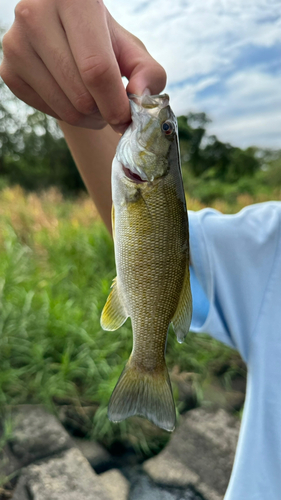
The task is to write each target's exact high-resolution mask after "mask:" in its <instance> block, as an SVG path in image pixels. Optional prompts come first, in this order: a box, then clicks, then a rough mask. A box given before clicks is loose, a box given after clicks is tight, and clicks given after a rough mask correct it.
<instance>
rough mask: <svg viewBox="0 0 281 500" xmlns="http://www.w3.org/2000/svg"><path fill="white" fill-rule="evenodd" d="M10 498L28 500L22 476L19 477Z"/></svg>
mask: <svg viewBox="0 0 281 500" xmlns="http://www.w3.org/2000/svg"><path fill="white" fill-rule="evenodd" d="M12 498H13V500H30V497H29V495H28V493H27V489H26V486H25V478H24V477H23V476H22V477H20V478H19V480H18V482H17V486H16V489H15V491H14V494H13V497H12Z"/></svg>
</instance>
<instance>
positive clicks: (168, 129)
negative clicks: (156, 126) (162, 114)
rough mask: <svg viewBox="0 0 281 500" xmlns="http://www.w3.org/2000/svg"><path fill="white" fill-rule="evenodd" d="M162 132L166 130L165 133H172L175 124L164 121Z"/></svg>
mask: <svg viewBox="0 0 281 500" xmlns="http://www.w3.org/2000/svg"><path fill="white" fill-rule="evenodd" d="M161 128H162V132H164V134H165V135H170V134H171V133H172V132H174V125H173V123H172V122H170V121H168V120H167V121H166V122H164V123H162V126H161Z"/></svg>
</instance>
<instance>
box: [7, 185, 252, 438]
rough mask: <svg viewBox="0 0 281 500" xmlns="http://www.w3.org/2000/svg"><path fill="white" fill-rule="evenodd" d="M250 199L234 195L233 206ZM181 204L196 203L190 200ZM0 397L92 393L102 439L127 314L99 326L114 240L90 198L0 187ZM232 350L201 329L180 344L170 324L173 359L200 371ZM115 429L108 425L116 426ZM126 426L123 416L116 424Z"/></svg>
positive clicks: (76, 398)
mask: <svg viewBox="0 0 281 500" xmlns="http://www.w3.org/2000/svg"><path fill="white" fill-rule="evenodd" d="M252 201H253V200H252V199H251V198H250V197H249V196H246V195H243V196H240V197H239V198H238V201H237V204H236V206H235V207H233V206H231V207H229V206H228V205H227V204H226V203H224V202H216V203H215V204H214V205H213V206H214V208H218V209H220V210H222V211H224V212H228V211H233V210H235V211H237V210H238V209H240V208H242V206H244V205H245V204H250V203H251V202H252ZM188 208H189V209H193V210H198V209H200V208H203V205H202V204H201V203H199V202H198V201H196V200H192V199H189V200H188ZM0 226H1V234H0V404H1V405H2V406H4V405H7V404H19V403H44V404H46V405H48V406H50V405H53V402H54V400H55V399H65V398H68V399H69V400H70V401H72V402H73V404H77V405H80V404H81V403H83V402H85V403H87V404H91V403H98V404H99V405H100V407H99V410H98V412H97V414H96V416H95V418H94V421H93V422H92V428H91V429H90V432H91V433H92V434H93V435H94V436H99V437H102V436H104V437H105V438H107V439H109V441H110V439H111V438H112V439H113V437H114V432H116V431H114V429H113V428H112V426H111V425H110V424H109V422H108V420H107V419H106V418H105V414H106V406H107V403H108V400H109V397H110V395H111V392H112V390H113V388H114V386H115V384H116V381H117V379H118V376H119V375H120V373H121V370H122V368H123V366H124V364H125V362H126V360H127V359H128V357H129V354H130V351H131V347H132V333H131V327H130V322H129V321H127V322H126V324H125V325H124V326H123V327H122V328H120V329H119V330H118V331H116V332H104V331H103V330H102V329H101V327H100V314H101V310H102V307H103V305H104V303H105V301H106V298H107V295H108V292H109V288H110V285H111V281H112V279H113V278H114V276H115V263H114V255H113V243H112V241H111V238H110V236H109V234H108V233H107V231H106V229H105V227H104V225H103V224H102V222H101V220H100V219H99V217H98V214H97V212H96V209H95V207H94V205H93V203H92V202H91V200H90V199H89V198H88V197H87V196H86V195H83V196H82V197H81V198H79V199H75V200H70V199H63V198H62V196H61V195H60V193H59V192H58V191H56V190H54V189H51V190H49V191H48V192H45V193H42V194H41V195H40V196H39V195H36V194H28V195H27V194H25V193H24V192H23V191H22V190H21V189H20V188H18V187H17V188H7V189H4V190H3V191H1V192H0ZM235 356H236V354H235V353H234V352H233V351H232V350H231V349H229V348H227V347H225V346H223V345H222V344H220V343H219V342H216V341H214V340H212V339H210V338H209V337H208V336H196V335H194V334H190V335H189V336H188V338H187V340H186V342H185V343H184V344H183V345H179V344H178V343H177V341H176V339H175V336H174V334H173V333H172V332H171V334H170V335H169V341H168V347H167V362H168V366H169V368H170V369H171V368H172V367H173V366H174V365H177V366H178V367H179V369H180V370H186V371H192V372H195V373H198V374H200V375H201V376H202V377H206V376H207V375H208V371H209V370H210V367H212V366H213V365H214V363H216V362H220V363H222V362H223V363H224V362H226V361H227V360H231V359H235ZM115 429H116V427H115ZM118 432H121V433H122V432H123V433H124V434H126V433H128V432H129V431H128V426H127V424H124V425H123V424H122V425H121V426H119V431H118Z"/></svg>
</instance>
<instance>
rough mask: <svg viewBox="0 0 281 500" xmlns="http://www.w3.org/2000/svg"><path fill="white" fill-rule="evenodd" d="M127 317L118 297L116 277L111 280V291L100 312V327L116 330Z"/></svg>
mask: <svg viewBox="0 0 281 500" xmlns="http://www.w3.org/2000/svg"><path fill="white" fill-rule="evenodd" d="M127 318H128V315H127V313H126V311H125V308H124V306H123V304H122V302H121V300H120V297H119V293H118V287H117V277H116V278H114V280H113V281H112V285H111V292H110V294H109V296H108V298H107V301H106V304H105V306H104V308H103V310H102V313H101V320H100V323H101V327H102V329H103V330H108V331H113V330H117V328H120V326H122V325H123V323H125V321H126V319H127Z"/></svg>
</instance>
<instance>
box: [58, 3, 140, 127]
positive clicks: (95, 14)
mask: <svg viewBox="0 0 281 500" xmlns="http://www.w3.org/2000/svg"><path fill="white" fill-rule="evenodd" d="M63 5H64V2H61V3H60V4H59V15H60V18H61V21H62V23H63V26H64V29H65V31H66V36H67V38H68V42H69V45H70V49H71V51H72V54H73V56H74V59H75V62H76V64H77V67H78V70H79V73H80V75H81V78H82V80H83V82H84V84H85V86H86V87H87V89H88V90H89V92H90V93H91V95H92V96H93V98H94V100H95V102H96V104H97V106H98V108H99V110H100V113H101V115H102V116H103V118H104V119H105V120H106V121H107V122H108V123H109V124H110V125H112V126H113V127H114V128H118V127H119V128H120V127H122V126H123V127H124V126H125V125H127V124H128V123H129V122H130V120H131V115H130V107H129V101H128V98H127V94H126V91H125V88H124V85H123V82H122V79H121V73H120V69H119V66H118V63H117V61H116V57H115V54H114V51H113V48H112V44H111V39H110V33H109V29H108V26H107V22H106V10H105V7H104V5H103V3H102V1H101V0H84V1H83V4H82V5H83V7H82V6H81V3H80V2H77V1H75V0H73V1H68V2H67V8H65V7H63Z"/></svg>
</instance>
